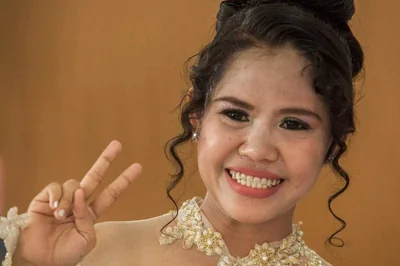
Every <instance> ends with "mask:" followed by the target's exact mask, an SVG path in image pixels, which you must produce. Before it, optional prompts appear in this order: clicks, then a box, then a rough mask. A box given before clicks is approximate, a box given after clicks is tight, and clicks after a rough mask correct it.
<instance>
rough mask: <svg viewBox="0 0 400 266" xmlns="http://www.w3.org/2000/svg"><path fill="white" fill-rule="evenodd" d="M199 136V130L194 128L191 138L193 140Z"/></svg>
mask: <svg viewBox="0 0 400 266" xmlns="http://www.w3.org/2000/svg"><path fill="white" fill-rule="evenodd" d="M199 137H200V133H199V130H198V129H196V130H195V131H194V132H193V135H192V140H193V141H196V140H199Z"/></svg>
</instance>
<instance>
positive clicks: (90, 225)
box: [73, 189, 96, 249]
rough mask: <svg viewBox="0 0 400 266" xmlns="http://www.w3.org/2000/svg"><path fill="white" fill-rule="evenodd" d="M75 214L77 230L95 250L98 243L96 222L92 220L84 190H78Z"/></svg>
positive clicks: (75, 199)
mask: <svg viewBox="0 0 400 266" xmlns="http://www.w3.org/2000/svg"><path fill="white" fill-rule="evenodd" d="M73 213H74V217H75V225H76V229H77V230H78V232H79V234H81V235H82V237H83V238H84V239H85V240H86V242H87V244H88V248H89V249H91V248H93V247H94V245H95V242H96V241H95V240H96V232H95V230H94V222H93V219H92V218H91V215H90V212H89V207H88V206H87V204H86V200H85V195H84V192H83V190H82V189H77V190H76V191H75V195H74V207H73Z"/></svg>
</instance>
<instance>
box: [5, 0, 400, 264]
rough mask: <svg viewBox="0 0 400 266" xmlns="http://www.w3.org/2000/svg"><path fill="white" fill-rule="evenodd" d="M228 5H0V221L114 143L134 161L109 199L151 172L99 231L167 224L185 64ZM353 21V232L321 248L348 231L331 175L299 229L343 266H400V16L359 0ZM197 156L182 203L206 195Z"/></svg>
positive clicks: (122, 161)
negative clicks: (111, 223) (359, 60)
mask: <svg viewBox="0 0 400 266" xmlns="http://www.w3.org/2000/svg"><path fill="white" fill-rule="evenodd" d="M219 3H220V0H202V1H194V0H189V1H188V0H175V1H163V0H153V1H127V0H115V1H104V0H100V1H49V0H47V1H46V0H43V1H22V0H20V1H18V0H15V1H1V2H0V125H1V126H0V154H1V156H2V157H3V159H4V165H5V171H6V180H5V183H4V185H2V186H3V191H2V192H1V195H0V199H1V200H0V207H1V206H2V204H4V199H3V198H4V195H5V208H4V209H3V213H4V212H5V210H7V209H8V208H10V207H11V206H18V207H19V208H20V209H21V210H22V211H25V210H26V208H27V206H28V204H29V202H30V200H31V199H32V198H33V197H34V196H35V195H36V194H37V193H38V192H39V191H40V190H41V189H42V188H43V187H44V186H45V185H47V184H48V183H49V182H52V181H59V182H63V181H65V180H67V179H70V178H74V179H80V178H81V177H82V176H83V175H84V174H85V173H86V171H87V170H88V169H89V168H90V166H91V165H92V163H93V162H94V160H95V159H96V158H97V157H98V155H99V154H100V152H101V151H102V150H103V149H104V148H105V147H106V146H107V144H108V143H109V142H110V141H111V140H113V139H118V140H120V141H121V142H122V144H123V145H124V151H123V153H122V154H121V155H120V156H119V158H118V159H117V160H116V162H115V163H114V164H113V166H112V168H111V169H110V170H109V172H108V173H107V179H106V181H105V182H104V185H106V184H107V183H108V182H107V181H111V180H112V179H113V178H114V177H115V176H116V175H117V174H119V173H120V172H121V171H122V170H123V169H124V167H126V166H128V165H129V164H130V163H132V162H140V163H142V164H143V167H144V172H143V175H142V177H141V178H140V180H138V181H137V182H136V183H135V184H134V185H133V186H132V187H131V188H130V189H129V190H128V191H127V192H126V193H125V194H124V195H123V196H122V198H121V199H120V200H119V201H118V202H117V203H116V204H115V205H114V206H113V207H112V208H111V209H109V210H108V211H107V212H106V213H105V214H104V216H103V217H102V218H101V221H104V220H129V219H144V218H149V217H151V216H155V215H159V214H162V213H164V212H167V211H168V210H170V209H171V208H172V204H171V202H169V201H168V199H167V197H166V193H165V188H166V186H167V182H168V180H169V176H168V173H170V172H172V171H173V170H174V169H173V168H172V167H171V166H170V165H169V163H168V161H167V160H166V159H165V156H164V151H163V148H164V145H165V142H166V141H167V140H168V139H169V138H171V137H173V136H174V135H175V134H176V133H177V132H178V130H179V124H178V118H177V115H178V113H177V112H176V111H175V112H173V110H174V108H175V107H176V106H177V104H178V103H179V101H180V99H181V97H182V95H183V94H184V93H185V92H186V90H187V89H188V88H189V86H190V85H189V83H188V78H187V75H186V72H185V67H184V64H185V61H186V60H187V59H188V58H189V57H190V56H192V55H194V54H196V52H197V51H198V50H199V49H200V48H201V47H203V45H205V44H206V43H207V42H208V41H209V40H210V39H211V38H212V36H213V34H214V23H215V15H216V12H217V10H218V7H219ZM356 7H357V11H356V13H357V14H356V16H355V18H354V19H353V22H352V27H353V29H354V31H355V33H356V35H357V36H358V38H359V40H360V42H361V43H362V45H363V47H364V49H365V53H366V72H365V78H364V80H363V81H361V82H359V83H358V92H357V93H358V97H359V98H362V99H361V100H360V101H359V102H358V104H357V117H358V119H357V123H358V133H357V135H356V136H355V137H354V138H353V139H352V140H351V144H350V151H349V154H348V156H347V157H346V158H345V159H344V160H343V162H342V163H343V165H344V166H345V169H346V170H347V171H348V172H349V173H350V176H351V179H352V184H351V187H350V189H349V190H348V191H347V192H346V193H345V195H343V196H341V197H340V198H339V199H338V200H337V201H336V202H335V204H334V209H335V210H336V212H337V214H338V215H339V216H341V217H342V218H344V219H345V220H346V222H347V223H348V227H347V229H346V230H345V231H344V232H343V233H341V234H340V237H342V238H343V239H344V240H345V242H346V246H345V247H344V248H341V249H334V248H329V247H326V246H325V240H326V239H327V238H328V237H329V235H330V234H331V233H332V232H333V231H334V230H335V229H337V228H338V227H339V224H338V223H337V222H336V221H335V220H334V219H333V217H332V216H331V215H330V214H329V212H328V208H327V199H328V197H329V195H330V194H332V193H333V191H334V189H335V187H337V186H336V185H335V184H336V178H335V177H334V175H332V173H331V171H330V169H325V170H324V171H323V173H322V174H321V178H320V179H319V182H318V184H317V185H316V187H315V188H314V190H313V191H312V192H311V193H310V194H309V196H308V197H307V198H306V199H305V200H304V201H303V202H302V203H301V204H300V205H299V208H298V211H297V214H296V219H298V220H302V221H303V222H304V223H305V224H304V226H303V228H304V231H305V233H306V235H305V238H306V241H307V243H308V245H309V246H311V247H312V248H314V249H315V250H316V251H317V252H318V253H320V254H321V255H322V256H323V257H324V258H325V259H327V260H328V261H330V262H331V263H332V264H333V265H343V266H350V265H351V266H354V265H388V266H393V265H400V253H399V252H398V239H399V237H400V208H399V207H398V205H399V202H400V196H399V195H400V193H399V189H400V156H399V150H400V142H399V141H398V139H399V136H400V123H399V122H400V105H399V99H400V90H399V89H398V82H399V79H398V72H399V69H400V55H399V53H398V47H399V42H400V22H399V20H398V10H399V8H400V3H399V2H398V1H395V0H386V1H384V2H383V1H376V0H358V1H357V0H356ZM193 150H194V147H191V146H190V144H189V145H188V147H187V148H186V149H185V154H184V157H185V160H186V161H187V165H188V171H187V176H186V178H185V182H184V183H182V184H181V186H180V187H179V188H178V190H177V191H176V192H175V196H176V197H181V198H182V200H183V199H187V198H189V197H192V196H194V195H204V188H203V186H202V184H201V181H200V179H199V177H198V174H197V172H196V166H195V156H190V153H191V152H192V151H193ZM0 184H2V183H1V182H0ZM4 193H5V194H4Z"/></svg>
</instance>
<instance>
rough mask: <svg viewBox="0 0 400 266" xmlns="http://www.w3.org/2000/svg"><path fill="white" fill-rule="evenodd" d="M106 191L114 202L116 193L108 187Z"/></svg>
mask: <svg viewBox="0 0 400 266" xmlns="http://www.w3.org/2000/svg"><path fill="white" fill-rule="evenodd" d="M107 191H108V193H109V194H110V196H111V197H112V198H113V199H114V200H116V199H117V198H118V192H117V191H116V190H115V189H114V188H113V187H111V186H108V187H107Z"/></svg>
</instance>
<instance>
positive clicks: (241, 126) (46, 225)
mask: <svg viewBox="0 0 400 266" xmlns="http://www.w3.org/2000/svg"><path fill="white" fill-rule="evenodd" d="M353 14H354V3H353V1H350V0H342V1H338V0H330V1H328V0H323V1H322V0H320V1H319V0H307V1H295V0H291V1H290V0H286V1H283V0H281V1H280V0H265V1H250V0H249V1H233V0H232V1H223V2H222V3H221V8H220V10H219V13H218V16H217V27H216V28H217V31H216V35H215V37H214V39H213V40H212V41H211V42H210V43H209V44H208V45H207V46H206V47H205V48H204V49H203V50H201V51H200V53H199V55H198V59H197V62H196V63H195V64H194V66H193V67H192V70H191V80H192V85H193V89H191V90H190V92H189V94H188V99H187V102H186V103H185V105H184V106H183V108H182V113H181V122H182V127H183V132H182V133H181V134H180V135H179V136H177V137H176V138H174V139H172V140H171V142H170V143H169V146H168V147H169V152H170V154H171V158H172V159H173V161H174V162H175V163H176V164H177V165H178V167H179V171H178V172H177V174H176V175H175V176H173V180H172V183H171V185H170V186H169V188H168V195H170V194H169V193H170V192H171V190H172V189H173V188H174V187H175V185H176V184H177V183H178V182H179V181H180V180H181V179H182V177H183V174H184V168H183V165H182V163H181V160H180V158H179V156H178V154H177V148H178V147H179V146H180V145H181V144H184V143H186V142H188V141H190V140H191V139H192V140H193V141H194V142H196V143H197V147H198V151H197V153H198V168H199V173H200V176H201V178H202V180H203V182H204V184H205V186H206V188H207V194H206V196H205V197H204V199H200V198H195V199H193V200H190V201H188V202H186V203H185V204H184V205H183V206H182V207H181V208H180V210H179V211H178V212H177V213H172V215H171V214H166V215H162V216H159V217H155V218H152V219H148V220H143V221H132V222H108V223H101V224H98V225H96V226H94V223H95V221H96V220H97V219H98V218H99V216H100V215H101V213H102V212H103V211H104V210H105V209H106V208H108V207H109V206H111V204H112V203H113V202H114V201H115V200H116V199H117V198H118V197H119V195H120V194H121V193H122V192H123V191H124V190H125V189H126V188H127V187H128V186H129V184H131V183H133V182H134V181H135V179H136V178H137V177H138V176H139V174H140V172H141V166H140V165H139V164H133V165H131V166H130V167H128V168H127V169H126V170H125V171H124V172H123V173H122V174H121V175H120V176H119V177H118V178H117V179H116V180H115V181H114V182H113V183H111V184H110V185H109V186H108V188H107V189H106V190H104V191H103V192H102V193H100V195H99V196H98V197H97V198H96V199H95V200H94V201H93V202H92V203H90V204H89V202H87V199H89V198H90V197H91V195H92V194H93V192H94V191H95V190H96V187H97V186H98V184H99V183H100V182H101V181H102V178H103V174H104V172H105V171H106V169H107V168H108V166H109V165H110V164H111V162H112V161H113V160H114V158H115V157H116V156H117V154H118V153H119V152H120V151H121V148H122V146H121V144H120V143H119V142H117V141H114V142H112V143H111V144H110V145H109V146H108V147H107V148H106V150H105V151H104V152H103V153H102V155H101V156H100V158H99V159H98V161H97V162H96V163H95V164H94V166H93V167H92V169H90V170H89V171H88V173H87V174H86V176H85V177H84V178H83V180H81V181H80V182H79V181H76V180H70V181H67V182H65V183H64V184H58V183H52V184H50V185H48V186H47V187H46V188H45V189H44V190H43V191H42V192H41V193H39V195H38V196H37V197H35V198H34V199H33V201H32V202H31V204H30V207H29V209H28V216H29V220H28V222H27V227H26V228H24V229H23V230H22V231H21V235H20V240H19V244H18V248H17V251H16V253H15V254H14V256H13V262H14V264H16V265H57V266H58V265H60V266H61V265H63V266H64V265H76V264H78V263H80V264H82V265H84V266H86V265H96V266H97V265H160V264H165V265H330V264H329V263H327V262H326V261H324V260H323V259H322V258H321V257H320V256H318V255H317V254H316V253H315V252H313V251H312V250H311V249H310V248H308V247H307V246H306V245H305V244H304V242H303V240H302V234H303V233H302V232H301V230H300V229H299V226H298V225H296V224H295V225H293V213H294V210H295V207H296V204H297V203H298V202H299V200H300V199H302V198H303V197H304V196H305V195H306V194H307V193H308V192H309V191H310V189H311V188H312V187H313V185H314V183H315V181H316V179H317V177H318V174H319V172H320V170H321V168H322V167H323V166H324V165H325V164H330V165H332V167H333V170H334V171H335V172H336V173H337V174H338V175H339V176H340V177H341V178H342V179H343V180H344V181H345V186H344V188H343V189H342V190H340V191H339V192H337V193H336V194H335V195H333V196H332V197H331V199H330V200H329V203H330V202H331V201H332V200H333V199H334V198H336V197H337V196H338V195H340V194H341V193H342V192H344V191H345V190H346V188H347V185H348V183H349V176H348V175H347V173H346V172H345V171H344V170H343V169H342V168H341V167H340V165H339V162H338V161H339V158H340V157H341V156H342V155H343V153H344V152H345V151H346V149H347V146H346V139H347V137H348V135H349V134H351V133H353V132H354V130H355V125H354V111H353V104H354V98H353V97H354V87H353V81H354V79H355V78H356V77H357V75H358V74H359V73H360V71H361V70H362V67H363V52H362V49H361V47H360V45H359V43H358V41H357V40H356V38H355V37H354V36H353V34H352V32H351V30H350V28H349V26H348V21H349V20H350V19H351V17H352V16H353ZM335 217H336V216H335ZM21 226H22V225H21ZM160 230H161V232H160ZM335 235H336V233H334V234H333V235H332V237H331V238H330V240H332V239H334V238H335ZM182 246H183V247H182ZM10 253H13V252H12V251H11V252H10Z"/></svg>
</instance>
